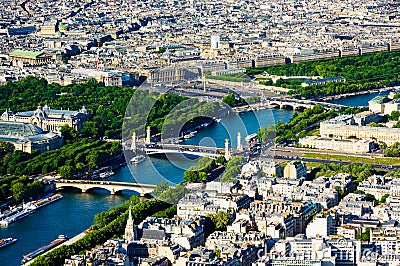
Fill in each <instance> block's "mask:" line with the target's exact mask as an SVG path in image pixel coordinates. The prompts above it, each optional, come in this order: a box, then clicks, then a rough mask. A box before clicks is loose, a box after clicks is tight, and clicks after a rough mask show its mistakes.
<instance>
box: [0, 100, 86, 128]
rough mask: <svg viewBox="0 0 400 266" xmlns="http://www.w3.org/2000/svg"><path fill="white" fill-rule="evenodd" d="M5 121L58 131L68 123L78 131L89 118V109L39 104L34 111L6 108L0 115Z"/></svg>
mask: <svg viewBox="0 0 400 266" xmlns="http://www.w3.org/2000/svg"><path fill="white" fill-rule="evenodd" d="M0 119H1V120H4V121H14V122H23V123H29V124H32V125H36V126H38V127H40V128H41V129H42V130H43V131H49V132H57V131H58V129H59V128H60V127H62V126H64V125H68V126H70V127H72V128H74V129H76V130H78V131H80V130H81V129H82V127H83V123H84V122H86V121H88V120H89V115H88V110H86V108H85V106H83V107H82V109H81V110H79V111H70V110H55V109H51V108H50V107H49V106H47V105H45V106H44V107H41V106H38V107H37V109H36V110H34V111H27V112H18V113H14V112H12V111H9V110H6V111H5V112H4V113H3V114H2V115H1V117H0Z"/></svg>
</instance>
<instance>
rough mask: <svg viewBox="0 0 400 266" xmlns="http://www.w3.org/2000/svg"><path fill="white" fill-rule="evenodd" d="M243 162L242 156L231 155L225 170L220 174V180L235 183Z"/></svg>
mask: <svg viewBox="0 0 400 266" xmlns="http://www.w3.org/2000/svg"><path fill="white" fill-rule="evenodd" d="M244 162H245V159H244V157H243V156H234V157H232V158H231V159H230V160H229V161H228V162H227V163H226V166H225V172H224V173H223V174H222V176H221V182H226V183H228V182H229V183H235V182H236V181H237V177H238V175H239V174H240V168H241V165H242V164H243V163H244Z"/></svg>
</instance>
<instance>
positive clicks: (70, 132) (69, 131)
mask: <svg viewBox="0 0 400 266" xmlns="http://www.w3.org/2000/svg"><path fill="white" fill-rule="evenodd" d="M60 131H61V135H62V136H63V137H64V140H65V141H71V140H74V139H75V138H76V137H77V136H78V131H76V130H75V129H74V128H72V127H70V126H68V125H63V126H62V127H61V129H60Z"/></svg>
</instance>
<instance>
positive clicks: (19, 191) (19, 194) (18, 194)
mask: <svg viewBox="0 0 400 266" xmlns="http://www.w3.org/2000/svg"><path fill="white" fill-rule="evenodd" d="M26 191H27V190H26V187H25V185H24V183H22V182H17V183H15V184H13V185H12V187H11V192H12V196H13V198H14V199H15V200H16V201H17V202H20V201H22V200H23V199H24V198H25V196H26Z"/></svg>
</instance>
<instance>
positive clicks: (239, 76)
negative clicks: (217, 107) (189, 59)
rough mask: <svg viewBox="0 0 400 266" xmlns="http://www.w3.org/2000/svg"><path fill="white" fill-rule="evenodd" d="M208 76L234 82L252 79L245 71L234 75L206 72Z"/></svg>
mask: <svg viewBox="0 0 400 266" xmlns="http://www.w3.org/2000/svg"><path fill="white" fill-rule="evenodd" d="M206 78H208V79H217V80H225V81H232V82H249V81H250V78H249V77H248V76H247V75H246V74H245V73H238V74H234V75H220V76H212V75H208V74H206Z"/></svg>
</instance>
